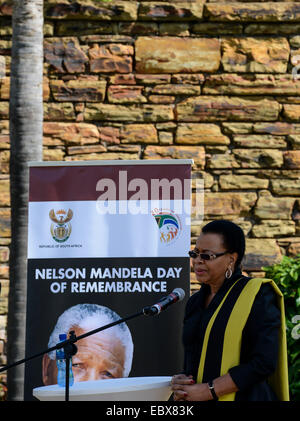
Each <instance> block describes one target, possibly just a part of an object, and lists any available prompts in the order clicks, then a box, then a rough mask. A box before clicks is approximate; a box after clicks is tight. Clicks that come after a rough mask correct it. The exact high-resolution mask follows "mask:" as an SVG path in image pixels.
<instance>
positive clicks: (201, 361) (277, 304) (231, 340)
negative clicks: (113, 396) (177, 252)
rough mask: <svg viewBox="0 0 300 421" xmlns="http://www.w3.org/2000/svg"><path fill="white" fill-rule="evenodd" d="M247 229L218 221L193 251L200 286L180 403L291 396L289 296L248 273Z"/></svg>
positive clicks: (190, 317) (187, 326)
mask: <svg viewBox="0 0 300 421" xmlns="http://www.w3.org/2000/svg"><path fill="white" fill-rule="evenodd" d="M244 253H245V236H244V233H243V231H242V229H241V228H240V227H239V226H238V225H236V224H234V223H233V222H231V221H226V220H217V221H213V222H210V223H208V224H207V225H205V226H204V227H203V228H202V232H201V235H200V236H199V238H198V239H197V242H196V247H195V249H194V250H192V251H190V252H189V254H190V256H191V258H192V264H193V268H194V272H195V275H196V278H197V280H198V282H199V283H200V284H201V288H200V290H199V291H198V292H196V293H195V294H193V295H192V296H191V297H190V298H189V300H188V302H187V306H186V311H185V317H184V323H183V346H184V371H183V373H182V374H176V375H174V376H173V377H172V382H171V384H172V390H173V392H174V393H173V398H174V400H175V401H184V400H187V401H209V400H219V401H273V400H279V401H288V400H289V388H288V371H287V349H286V336H285V335H286V334H285V318H284V303H283V296H282V293H281V292H280V290H279V289H278V287H277V286H276V284H275V283H274V282H273V281H272V280H270V279H265V278H249V277H246V276H243V275H242V272H241V268H240V264H241V261H242V258H243V256H244Z"/></svg>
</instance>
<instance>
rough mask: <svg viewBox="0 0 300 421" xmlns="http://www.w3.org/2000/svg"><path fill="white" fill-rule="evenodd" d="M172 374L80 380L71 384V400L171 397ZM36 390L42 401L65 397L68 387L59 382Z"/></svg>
mask: <svg viewBox="0 0 300 421" xmlns="http://www.w3.org/2000/svg"><path fill="white" fill-rule="evenodd" d="M170 384H171V377H170V376H162V377H155V376H154V377H126V378H121V379H106V380H95V381H86V382H77V383H74V384H73V386H72V387H70V392H69V399H70V401H116V402H117V401H167V400H168V399H169V398H170V396H171V394H172V390H171V386H170ZM32 394H33V396H34V397H35V398H37V399H39V400H40V401H64V400H65V389H64V387H60V386H58V385H57V384H54V385H51V386H43V387H37V388H35V389H33V391H32Z"/></svg>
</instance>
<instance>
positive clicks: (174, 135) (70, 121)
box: [0, 0, 300, 357]
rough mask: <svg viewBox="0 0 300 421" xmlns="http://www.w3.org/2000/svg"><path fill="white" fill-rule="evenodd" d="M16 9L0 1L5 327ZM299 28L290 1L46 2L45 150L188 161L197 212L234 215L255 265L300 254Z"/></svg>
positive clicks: (82, 156)
mask: <svg viewBox="0 0 300 421" xmlns="http://www.w3.org/2000/svg"><path fill="white" fill-rule="evenodd" d="M11 13H12V8H11V1H9V0H7V1H5V0H0V75H2V78H1V79H0V164H1V174H0V193H1V194H0V278H1V283H2V293H1V297H0V338H5V326H6V313H7V293H8V282H9V281H8V279H9V274H8V256H9V243H10V207H9V206H10V198H9V170H8V162H9V127H8V123H9V121H8V118H9V116H8V104H9V76H10V72H9V67H10V49H11V33H12V29H11ZM299 33H300V2H296V1H295V2H294V1H293V2H288V1H284V2H263V1H260V2H255V3H254V2H248V1H247V2H233V1H232V2H227V1H226V0H225V1H219V0H213V1H206V2H205V1H204V0H203V1H199V0H189V1H188V0H187V1H174V0H173V1H147V0H145V1H143V0H140V1H134V0H131V1H126V0H123V1H120V0H118V1H115V0H111V1H105V2H101V1H100V0H78V1H71V0H45V26H44V34H45V41H44V56H45V66H44V160H51V161H55V160H65V161H72V160H90V159H93V160H95V159H100V160H101V159H133V160H135V159H164V158H192V159H194V168H193V177H194V178H197V177H198V178H202V179H204V183H205V222H206V221H208V220H212V219H215V218H222V217H226V218H230V219H232V220H233V221H235V222H237V223H238V224H240V226H241V227H242V228H243V229H244V231H245V233H246V234H247V237H248V240H247V254H246V258H245V262H244V269H245V271H247V273H250V274H259V273H261V266H263V265H268V264H271V263H273V262H275V261H277V260H280V258H281V256H282V255H283V254H287V255H291V256H295V255H296V254H297V253H299V252H300V199H299V193H300V178H299V175H300V97H299V93H300V76H299V79H298V78H297V64H298V63H300V35H298V34H299ZM299 73H300V72H299ZM200 228H201V225H199V223H198V221H196V220H194V221H193V225H192V239H193V242H194V240H195V238H196V237H197V235H198V233H199V232H200ZM197 288H198V285H197V284H196V283H194V277H193V276H192V290H195V289H197ZM0 352H1V349H0ZM0 357H1V355H0Z"/></svg>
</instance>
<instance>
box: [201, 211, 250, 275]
mask: <svg viewBox="0 0 300 421" xmlns="http://www.w3.org/2000/svg"><path fill="white" fill-rule="evenodd" d="M202 232H203V234H208V233H214V234H220V235H222V237H223V245H224V247H225V248H226V250H227V251H228V252H229V253H234V252H236V253H237V254H238V258H237V261H236V263H235V269H237V268H238V267H240V264H241V261H242V259H243V257H244V254H245V243H246V242H245V235H244V232H243V230H242V228H241V227H239V226H238V225H237V224H235V223H234V222H232V221H227V220H225V219H220V220H215V221H211V222H209V223H208V224H206V225H205V226H204V227H203V228H202Z"/></svg>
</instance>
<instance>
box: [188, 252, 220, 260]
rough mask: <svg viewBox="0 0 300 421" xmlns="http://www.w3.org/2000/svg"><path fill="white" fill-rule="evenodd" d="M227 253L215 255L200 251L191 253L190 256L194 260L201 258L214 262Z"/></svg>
mask: <svg viewBox="0 0 300 421" xmlns="http://www.w3.org/2000/svg"><path fill="white" fill-rule="evenodd" d="M226 253H227V251H224V253H214V254H209V253H199V251H196V250H190V251H189V255H190V257H192V259H196V257H198V256H200V258H201V260H214V259H216V258H217V257H219V256H224V254H226Z"/></svg>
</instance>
